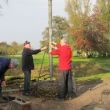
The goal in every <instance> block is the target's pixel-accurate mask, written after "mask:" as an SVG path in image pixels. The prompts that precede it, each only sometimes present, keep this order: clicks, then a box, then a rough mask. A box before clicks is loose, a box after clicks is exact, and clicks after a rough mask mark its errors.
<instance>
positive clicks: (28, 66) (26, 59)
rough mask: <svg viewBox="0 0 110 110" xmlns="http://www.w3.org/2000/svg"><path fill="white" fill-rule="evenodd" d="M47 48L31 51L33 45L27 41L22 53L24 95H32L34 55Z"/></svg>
mask: <svg viewBox="0 0 110 110" xmlns="http://www.w3.org/2000/svg"><path fill="white" fill-rule="evenodd" d="M46 49H47V47H43V48H41V49H35V50H32V49H31V44H30V42H29V41H25V43H24V48H23V52H22V70H23V73H24V91H23V95H26V96H28V95H29V94H30V80H31V70H33V69H34V62H33V56H32V55H33V54H37V53H39V52H41V51H43V50H46Z"/></svg>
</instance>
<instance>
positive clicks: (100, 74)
mask: <svg viewBox="0 0 110 110" xmlns="http://www.w3.org/2000/svg"><path fill="white" fill-rule="evenodd" d="M10 57H15V58H17V59H19V61H20V64H21V56H20V55H18V56H10ZM43 57H44V60H42V59H43ZM42 63H43V68H45V69H47V70H49V55H48V54H44V53H43V52H42V53H39V54H37V55H34V64H35V67H36V68H37V71H38V69H39V68H40V67H41V64H42ZM57 64H58V59H57V56H54V57H53V65H54V68H56V67H57ZM18 69H19V70H16V72H17V71H19V72H18V74H19V76H23V73H22V71H21V70H20V69H21V65H20V66H19V68H18ZM104 69H110V58H79V57H73V71H74V72H75V74H76V75H75V76H76V79H77V80H79V81H82V80H84V81H86V80H93V79H98V78H105V77H110V71H106V70H104ZM20 73H21V74H20ZM48 73H49V71H48ZM34 75H35V74H32V77H34ZM9 76H10V77H11V76H13V72H12V70H11V75H10V71H9V73H8V76H7V77H8V78H9Z"/></svg>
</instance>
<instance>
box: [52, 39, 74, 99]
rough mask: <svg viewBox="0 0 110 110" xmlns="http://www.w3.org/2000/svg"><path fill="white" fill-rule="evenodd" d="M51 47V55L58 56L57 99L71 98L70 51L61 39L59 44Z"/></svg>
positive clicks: (64, 40) (65, 41) (65, 42)
mask: <svg viewBox="0 0 110 110" xmlns="http://www.w3.org/2000/svg"><path fill="white" fill-rule="evenodd" d="M51 47H52V48H53V49H54V50H52V51H51V52H50V53H51V55H58V58H59V70H60V73H59V74H58V97H59V98H60V99H65V98H67V97H68V98H72V97H73V93H74V92H73V82H72V72H71V69H72V50H71V48H70V46H69V45H68V44H67V40H66V39H65V38H62V39H61V41H60V44H58V45H56V46H54V45H53V44H52V45H51Z"/></svg>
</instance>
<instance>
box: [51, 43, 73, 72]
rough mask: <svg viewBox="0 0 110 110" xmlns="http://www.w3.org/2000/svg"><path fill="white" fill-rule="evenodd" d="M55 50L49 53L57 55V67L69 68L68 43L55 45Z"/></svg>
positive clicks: (70, 64) (70, 62)
mask: <svg viewBox="0 0 110 110" xmlns="http://www.w3.org/2000/svg"><path fill="white" fill-rule="evenodd" d="M57 47H58V49H57V50H53V51H52V52H51V55H58V57H59V69H60V70H70V69H71V67H72V50H71V48H70V47H69V46H68V45H63V46H57Z"/></svg>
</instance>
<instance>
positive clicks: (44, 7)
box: [0, 0, 94, 48]
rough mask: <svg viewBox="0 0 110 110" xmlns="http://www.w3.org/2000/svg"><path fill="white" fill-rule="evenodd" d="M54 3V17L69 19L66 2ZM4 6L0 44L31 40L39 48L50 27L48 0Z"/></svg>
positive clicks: (17, 0)
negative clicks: (45, 32) (2, 42)
mask: <svg viewBox="0 0 110 110" xmlns="http://www.w3.org/2000/svg"><path fill="white" fill-rule="evenodd" d="M0 1H4V0H0ZM52 1H53V16H56V15H58V16H63V17H67V13H66V12H65V11H64V8H65V0H52ZM93 1H94V0H93ZM2 5H3V6H4V9H3V10H2V13H3V14H4V16H0V42H1V41H6V42H8V43H9V42H12V41H16V42H18V43H23V42H24V41H25V40H29V41H30V42H31V44H32V46H33V47H34V48H35V47H36V48H39V47H40V43H39V42H40V40H41V39H42V32H43V31H44V29H45V27H47V26H48V0H9V3H8V6H6V5H5V4H2Z"/></svg>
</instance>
